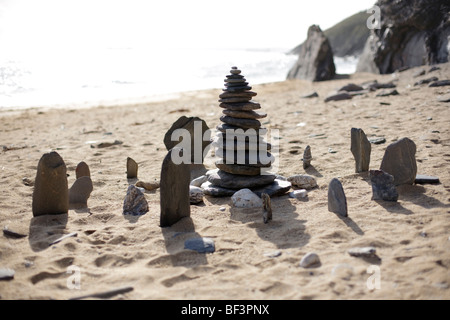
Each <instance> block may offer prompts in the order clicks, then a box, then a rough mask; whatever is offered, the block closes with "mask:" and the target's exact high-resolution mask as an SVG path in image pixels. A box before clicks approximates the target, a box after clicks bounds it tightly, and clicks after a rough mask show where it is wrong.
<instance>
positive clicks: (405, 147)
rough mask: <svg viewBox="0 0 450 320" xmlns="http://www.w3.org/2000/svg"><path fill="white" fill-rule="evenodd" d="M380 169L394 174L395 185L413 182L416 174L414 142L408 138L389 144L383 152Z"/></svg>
mask: <svg viewBox="0 0 450 320" xmlns="http://www.w3.org/2000/svg"><path fill="white" fill-rule="evenodd" d="M380 170H383V171H384V172H387V173H389V174H391V175H392V176H394V183H395V185H400V184H413V183H414V180H415V179H416V174H417V164H416V144H415V143H414V142H413V141H412V140H411V139H409V138H403V139H400V140H399V141H397V142H394V143H392V144H390V145H389V146H388V147H387V148H386V151H385V153H384V156H383V160H382V161H381V165H380Z"/></svg>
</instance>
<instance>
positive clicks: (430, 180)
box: [414, 174, 439, 184]
mask: <svg viewBox="0 0 450 320" xmlns="http://www.w3.org/2000/svg"><path fill="white" fill-rule="evenodd" d="M414 183H416V184H434V183H439V178H438V177H433V176H427V175H424V174H417V175H416V179H415V180H414Z"/></svg>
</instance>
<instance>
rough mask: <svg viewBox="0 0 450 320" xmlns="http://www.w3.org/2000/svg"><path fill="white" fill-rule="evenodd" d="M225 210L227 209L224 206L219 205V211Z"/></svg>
mask: <svg viewBox="0 0 450 320" xmlns="http://www.w3.org/2000/svg"><path fill="white" fill-rule="evenodd" d="M225 210H227V209H226V208H225V207H220V208H219V211H222V212H223V211H225Z"/></svg>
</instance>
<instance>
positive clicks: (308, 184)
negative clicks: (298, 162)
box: [287, 174, 317, 190]
mask: <svg viewBox="0 0 450 320" xmlns="http://www.w3.org/2000/svg"><path fill="white" fill-rule="evenodd" d="M287 181H289V182H290V183H291V184H292V186H294V187H297V188H300V189H306V190H310V189H313V188H315V187H317V181H316V178H314V177H313V176H310V175H307V174H296V175H293V176H290V177H288V178H287Z"/></svg>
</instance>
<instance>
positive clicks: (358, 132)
mask: <svg viewBox="0 0 450 320" xmlns="http://www.w3.org/2000/svg"><path fill="white" fill-rule="evenodd" d="M350 150H351V152H352V153H353V157H355V172H357V173H358V172H363V171H369V164H370V152H371V150H372V147H371V145H370V141H369V140H368V139H367V137H366V134H365V133H364V131H363V130H362V129H357V128H352V130H351V147H350Z"/></svg>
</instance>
